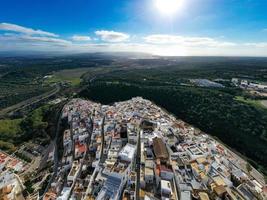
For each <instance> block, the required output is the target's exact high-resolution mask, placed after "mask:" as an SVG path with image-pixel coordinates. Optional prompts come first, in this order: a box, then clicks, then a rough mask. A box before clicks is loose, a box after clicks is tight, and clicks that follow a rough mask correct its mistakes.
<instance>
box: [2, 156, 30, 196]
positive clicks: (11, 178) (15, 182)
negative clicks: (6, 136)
mask: <svg viewBox="0 0 267 200" xmlns="http://www.w3.org/2000/svg"><path fill="white" fill-rule="evenodd" d="M27 167H28V166H27V164H26V163H25V162H24V161H22V160H20V159H19V158H17V157H15V156H12V155H9V154H7V153H5V152H2V151H0V199H1V200H6V199H7V200H9V199H21V200H24V197H23V194H22V193H23V191H24V189H25V186H24V185H23V183H22V180H21V179H20V177H19V176H18V175H17V174H18V173H21V172H23V171H24V170H25V169H26V168H27Z"/></svg>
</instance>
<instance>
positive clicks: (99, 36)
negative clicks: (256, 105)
mask: <svg viewBox="0 0 267 200" xmlns="http://www.w3.org/2000/svg"><path fill="white" fill-rule="evenodd" d="M91 35H94V36H91V37H90V36H89V35H73V36H72V37H62V36H60V35H57V34H55V33H51V32H47V31H43V30H35V29H33V28H27V27H23V26H19V25H16V24H10V23H0V51H16V50H20V51H51V52H52V51H59V52H63V53H64V52H68V53H80V52H105V51H109V52H112V51H113V52H120V51H127V52H129V51H132V52H145V53H152V54H156V55H165V56H267V41H262V42H253V41H247V42H244V43H242V42H235V41H227V40H226V39H225V38H222V37H217V38H212V37H207V36H195V37H191V36H184V35H178V34H177V35H175V34H151V35H137V36H136V35H135V36H131V35H130V34H129V33H123V32H116V31H114V30H97V31H95V32H94V33H91Z"/></svg>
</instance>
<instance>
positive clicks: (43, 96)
mask: <svg viewBox="0 0 267 200" xmlns="http://www.w3.org/2000/svg"><path fill="white" fill-rule="evenodd" d="M59 91H60V86H59V85H56V87H55V88H54V89H53V90H52V91H49V92H46V93H44V94H41V95H39V96H36V97H32V98H30V99H27V100H25V101H22V102H19V103H17V104H15V105H12V106H10V107H7V108H4V109H2V110H0V116H5V115H7V114H9V113H12V112H16V111H18V110H20V109H23V108H26V107H28V106H30V105H32V104H35V103H38V102H40V101H42V100H44V99H47V98H49V97H51V96H53V95H55V94H57V93H58V92H59Z"/></svg>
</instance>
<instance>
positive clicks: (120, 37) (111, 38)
mask: <svg viewBox="0 0 267 200" xmlns="http://www.w3.org/2000/svg"><path fill="white" fill-rule="evenodd" d="M95 34H96V35H97V36H99V37H100V38H101V40H102V41H105V42H124V41H127V40H128V39H129V38H130V35H128V34H126V33H121V32H115V31H105V30H101V31H96V32H95Z"/></svg>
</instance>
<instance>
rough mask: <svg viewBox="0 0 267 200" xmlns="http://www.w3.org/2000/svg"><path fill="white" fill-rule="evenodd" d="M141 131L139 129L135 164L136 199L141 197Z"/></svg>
mask: <svg viewBox="0 0 267 200" xmlns="http://www.w3.org/2000/svg"><path fill="white" fill-rule="evenodd" d="M140 134H141V132H140V131H139V134H138V139H137V145H136V146H137V150H136V163H135V164H136V166H135V172H136V184H135V200H139V199H140V193H139V191H140V164H141V161H140V156H141V138H140Z"/></svg>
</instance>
